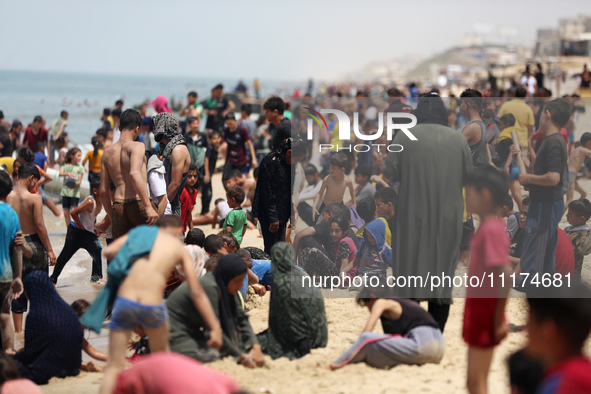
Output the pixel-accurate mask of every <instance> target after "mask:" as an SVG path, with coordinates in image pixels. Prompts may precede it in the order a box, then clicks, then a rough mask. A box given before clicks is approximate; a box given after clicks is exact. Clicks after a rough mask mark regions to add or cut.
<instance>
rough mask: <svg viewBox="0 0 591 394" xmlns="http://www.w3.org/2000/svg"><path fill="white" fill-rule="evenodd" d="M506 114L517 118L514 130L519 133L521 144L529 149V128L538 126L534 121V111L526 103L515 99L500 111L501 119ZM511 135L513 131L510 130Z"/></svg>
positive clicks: (506, 103) (504, 105)
mask: <svg viewBox="0 0 591 394" xmlns="http://www.w3.org/2000/svg"><path fill="white" fill-rule="evenodd" d="M505 114H513V116H515V126H514V127H513V128H514V129H515V131H517V137H518V138H519V144H520V145H521V146H525V147H527V137H528V136H527V128H528V126H534V125H535V124H536V123H535V121H534V111H532V109H531V108H530V107H529V105H527V104H526V103H525V101H523V100H522V99H519V98H515V99H513V100H511V101H507V102H505V103H503V105H502V106H501V109H500V110H499V115H498V116H499V119H500V118H501V117H502V116H503V115H505ZM503 131H504V130H503ZM534 131H535V130H534ZM510 135H511V131H510V130H509V136H510ZM509 138H510V137H509Z"/></svg>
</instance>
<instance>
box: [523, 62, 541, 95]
mask: <svg viewBox="0 0 591 394" xmlns="http://www.w3.org/2000/svg"><path fill="white" fill-rule="evenodd" d="M519 83H520V84H521V86H523V87H524V88H525V89H526V90H527V92H528V93H529V96H530V97H534V96H535V94H536V90H537V86H538V81H537V80H536V78H535V77H534V76H533V75H531V73H530V71H529V66H528V68H527V69H526V70H525V75H523V76H522V77H521V80H520V81H519Z"/></svg>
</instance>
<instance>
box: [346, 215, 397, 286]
mask: <svg viewBox="0 0 591 394" xmlns="http://www.w3.org/2000/svg"><path fill="white" fill-rule="evenodd" d="M385 233H386V224H384V222H383V221H382V220H381V219H375V220H373V221H371V222H370V223H369V224H368V225H367V226H366V227H365V230H363V238H364V242H363V245H361V246H360V247H359V251H358V252H357V254H356V257H355V261H353V267H357V276H378V277H385V276H386V270H387V269H388V265H389V264H390V261H392V249H391V248H390V247H389V246H388V245H387V244H386V240H385V237H384V235H385Z"/></svg>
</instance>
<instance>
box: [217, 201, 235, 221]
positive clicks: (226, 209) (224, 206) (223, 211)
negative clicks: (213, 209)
mask: <svg viewBox="0 0 591 394" xmlns="http://www.w3.org/2000/svg"><path fill="white" fill-rule="evenodd" d="M217 207H218V211H219V212H220V214H219V216H218V220H224V219H225V218H226V216H228V214H229V213H230V211H231V210H232V208H230V206H229V205H228V201H220V202H218V205H217Z"/></svg>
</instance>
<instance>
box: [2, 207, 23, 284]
mask: <svg viewBox="0 0 591 394" xmlns="http://www.w3.org/2000/svg"><path fill="white" fill-rule="evenodd" d="M0 217H1V218H2V220H0V283H6V282H12V266H11V265H10V245H11V244H12V242H13V241H14V237H15V236H16V233H17V232H19V231H21V226H20V223H19V221H18V215H17V214H16V212H15V210H14V209H12V207H11V206H10V205H8V204H6V203H4V202H1V201H0Z"/></svg>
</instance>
